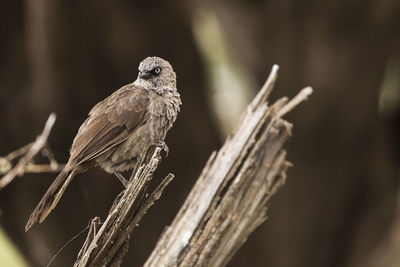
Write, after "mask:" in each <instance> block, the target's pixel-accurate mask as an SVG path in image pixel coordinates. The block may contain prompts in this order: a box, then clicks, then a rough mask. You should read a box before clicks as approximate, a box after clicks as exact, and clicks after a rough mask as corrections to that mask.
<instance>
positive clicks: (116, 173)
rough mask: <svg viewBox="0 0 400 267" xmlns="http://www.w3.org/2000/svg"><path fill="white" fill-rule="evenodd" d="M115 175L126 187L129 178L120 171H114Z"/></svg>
mask: <svg viewBox="0 0 400 267" xmlns="http://www.w3.org/2000/svg"><path fill="white" fill-rule="evenodd" d="M114 175H115V176H116V177H117V178H118V180H119V181H120V182H121V183H122V185H123V186H124V187H125V188H126V187H127V186H128V180H126V179H125V177H124V176H123V175H122V174H121V173H120V172H114Z"/></svg>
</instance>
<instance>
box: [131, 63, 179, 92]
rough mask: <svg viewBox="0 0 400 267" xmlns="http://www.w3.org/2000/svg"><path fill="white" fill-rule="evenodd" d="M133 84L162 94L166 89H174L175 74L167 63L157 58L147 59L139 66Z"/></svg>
mask: <svg viewBox="0 0 400 267" xmlns="http://www.w3.org/2000/svg"><path fill="white" fill-rule="evenodd" d="M135 84H136V85H138V86H141V87H145V88H148V89H152V90H155V91H156V92H157V93H163V92H164V91H165V90H167V89H174V88H176V74H175V72H174V70H173V69H172V66H171V64H169V63H168V61H166V60H164V59H162V58H159V57H148V58H145V59H144V60H143V61H142V62H140V64H139V74H138V77H137V80H136V81H135Z"/></svg>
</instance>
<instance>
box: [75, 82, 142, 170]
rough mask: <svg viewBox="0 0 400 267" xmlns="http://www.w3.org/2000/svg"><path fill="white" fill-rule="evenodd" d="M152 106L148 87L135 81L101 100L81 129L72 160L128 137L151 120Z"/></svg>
mask: <svg viewBox="0 0 400 267" xmlns="http://www.w3.org/2000/svg"><path fill="white" fill-rule="evenodd" d="M148 105H149V92H148V90H146V89H143V88H139V87H136V86H134V85H132V84H131V85H127V86H124V87H122V88H121V89H119V90H117V91H116V92H114V93H113V94H112V95H111V96H109V97H108V98H106V99H104V100H103V101H101V102H100V103H98V104H97V105H96V106H94V107H93V109H92V110H91V111H90V113H89V117H88V118H87V119H86V121H85V122H84V123H83V124H82V126H81V127H80V128H79V131H78V134H77V135H76V137H75V139H74V142H73V144H72V146H71V150H70V154H71V157H70V162H71V163H72V164H73V165H78V164H81V163H83V162H85V161H88V160H91V159H93V158H95V157H97V156H99V155H100V154H102V153H104V152H105V151H107V150H109V149H110V148H112V147H114V146H116V145H118V144H120V143H121V142H123V141H124V140H126V139H127V138H128V136H129V135H130V133H132V132H133V131H134V130H135V129H136V128H137V127H138V126H140V125H142V124H144V123H145V122H146V121H147V120H148V118H149V115H148V108H147V107H148ZM71 167H72V166H71Z"/></svg>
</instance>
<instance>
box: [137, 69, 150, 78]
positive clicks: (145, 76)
mask: <svg viewBox="0 0 400 267" xmlns="http://www.w3.org/2000/svg"><path fill="white" fill-rule="evenodd" d="M150 77H151V73H149V72H146V71H141V72H139V78H141V79H143V80H148V79H150Z"/></svg>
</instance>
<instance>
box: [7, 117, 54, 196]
mask: <svg viewBox="0 0 400 267" xmlns="http://www.w3.org/2000/svg"><path fill="white" fill-rule="evenodd" d="M55 121H56V115H55V114H54V113H51V114H50V116H49V118H48V119H47V122H46V125H45V127H44V129H43V132H42V134H41V135H39V136H38V137H37V138H36V141H35V142H33V143H31V144H28V145H26V146H24V147H22V148H20V149H18V150H16V151H14V152H11V153H10V154H8V155H7V156H6V157H5V158H1V165H2V166H3V169H8V168H11V166H12V163H11V160H12V159H14V158H16V157H19V156H22V157H21V158H20V160H19V161H18V163H17V165H16V166H15V167H14V168H11V169H8V170H7V173H6V175H4V176H3V177H1V179H0V190H1V189H3V188H4V187H5V186H7V185H8V184H9V183H10V182H12V181H13V180H14V178H15V177H16V176H17V175H18V176H22V175H23V174H24V173H26V172H29V170H30V169H34V170H35V171H38V167H32V166H34V165H31V164H32V160H33V157H35V156H36V155H37V154H38V153H39V152H40V151H41V150H42V149H43V148H45V147H46V145H47V138H48V137H49V134H50V131H51V129H52V127H53V125H54V122H55ZM28 165H29V166H30V167H28V168H27V166H28ZM29 168H30V169H29ZM39 169H42V170H46V171H49V170H50V171H59V166H58V164H54V163H53V165H50V168H47V167H44V166H41V167H40V168H39Z"/></svg>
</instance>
